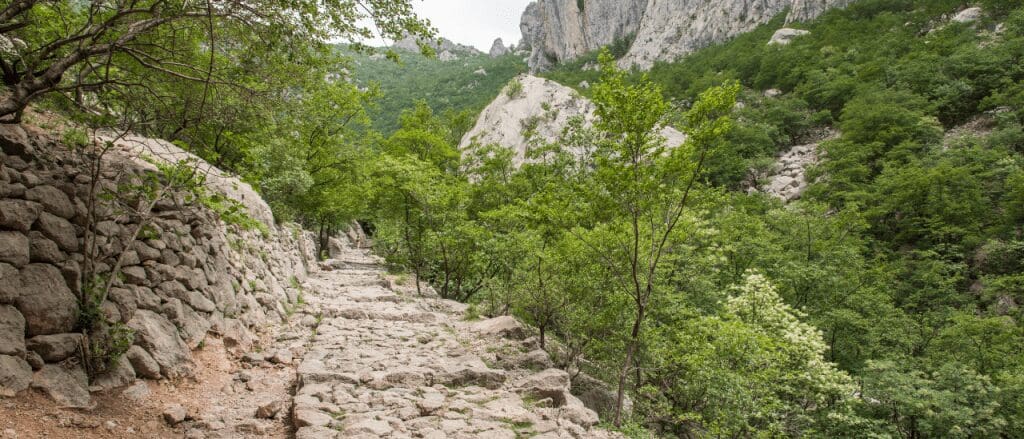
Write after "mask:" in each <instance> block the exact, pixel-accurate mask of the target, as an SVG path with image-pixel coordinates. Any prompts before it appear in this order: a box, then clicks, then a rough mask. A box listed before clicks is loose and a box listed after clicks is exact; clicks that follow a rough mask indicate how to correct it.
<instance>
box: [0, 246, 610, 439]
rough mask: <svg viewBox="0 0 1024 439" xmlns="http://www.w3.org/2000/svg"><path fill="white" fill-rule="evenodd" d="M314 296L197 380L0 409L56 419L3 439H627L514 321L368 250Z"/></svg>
mask: <svg viewBox="0 0 1024 439" xmlns="http://www.w3.org/2000/svg"><path fill="white" fill-rule="evenodd" d="M302 291H303V293H302V294H303V296H302V299H301V301H300V304H299V305H298V306H297V307H296V308H295V309H294V310H292V314H291V316H290V318H288V319H287V321H285V322H284V323H281V324H277V325H271V326H268V327H265V328H263V332H262V333H261V335H260V340H257V341H256V342H255V343H254V347H253V348H252V350H251V351H250V352H237V351H234V352H231V354H229V351H232V349H230V348H229V347H225V346H224V343H223V341H222V340H221V339H219V338H214V337H211V338H208V342H207V344H206V345H205V346H203V347H201V348H200V349H199V350H197V351H195V353H194V355H195V363H196V365H195V366H196V367H195V372H194V375H193V376H192V377H191V378H185V379H179V380H164V381H159V382H155V381H138V382H136V383H135V384H134V385H132V386H129V387H127V388H123V389H119V390H115V391H112V392H110V393H108V394H104V395H97V399H98V400H99V404H98V407H97V408H96V409H93V410H92V411H85V412H77V411H61V412H60V414H57V415H54V414H53V413H52V412H49V413H47V412H46V410H40V409H39V408H38V406H34V405H33V401H32V400H28V402H24V401H22V402H23V403H25V404H27V405H25V406H24V407H17V406H15V407H11V406H8V407H6V408H5V409H3V410H0V412H2V411H8V412H10V411H13V412H14V413H18V412H19V410H23V411H22V412H21V415H20V416H18V417H22V418H27V416H24V415H25V414H27V413H29V412H30V411H31V410H35V411H36V412H37V413H36V414H37V415H39V416H43V417H47V416H49V417H50V418H51V419H48V420H47V422H49V425H50V427H49V428H43V429H39V428H29V426H31V425H33V424H31V423H21V424H16V425H14V426H13V428H7V429H6V430H0V437H17V438H19V439H24V438H27V437H31V438H35V437H161V438H163V437H168V438H172V437H186V438H248V437H252V438H256V437H260V438H263V437H271V438H293V437H294V438H299V439H321V438H518V437H535V438H582V437H586V438H608V437H621V436H620V435H618V434H616V433H611V432H607V431H603V430H600V429H598V428H597V427H596V426H595V425H596V424H597V422H598V417H597V414H596V413H595V412H594V411H592V410H590V409H588V408H586V407H585V406H584V405H583V403H582V402H581V401H580V400H579V399H577V398H576V397H574V396H573V395H572V394H570V392H569V381H570V380H569V375H568V374H567V373H566V372H564V371H562V370H558V369H553V368H551V366H552V364H551V361H550V359H549V357H548V355H547V354H546V353H545V352H544V351H542V350H539V349H538V347H537V346H536V338H533V337H529V331H528V330H527V329H526V328H524V327H523V326H521V325H520V324H519V323H518V322H516V321H515V319H513V318H511V317H499V318H495V319H490V320H483V321H475V322H471V321H466V320H465V318H464V317H463V315H464V313H465V310H466V306H465V305H463V304H460V303H457V302H453V301H449V300H443V299H440V298H437V297H436V295H434V294H433V292H432V290H430V289H429V288H426V289H425V291H424V294H423V295H422V296H420V295H418V294H417V292H416V289H415V287H414V286H412V285H401V284H400V283H399V282H398V279H397V278H396V277H394V276H389V275H387V274H386V272H384V271H383V270H382V268H381V266H380V263H379V260H378V258H376V257H375V256H373V255H371V254H370V253H369V252H368V251H367V250H362V249H346V250H344V252H343V254H341V255H336V258H335V259H332V260H328V261H326V262H323V263H321V270H320V271H319V272H318V273H315V274H313V275H311V276H310V278H308V279H307V280H306V282H305V283H304V284H303V288H302ZM35 402H39V401H35ZM0 414H2V413H0ZM26 420H27V421H32V420H33V419H26ZM36 422H38V421H36ZM0 425H3V424H2V423H0ZM8 426H10V424H8ZM5 428H6V426H5Z"/></svg>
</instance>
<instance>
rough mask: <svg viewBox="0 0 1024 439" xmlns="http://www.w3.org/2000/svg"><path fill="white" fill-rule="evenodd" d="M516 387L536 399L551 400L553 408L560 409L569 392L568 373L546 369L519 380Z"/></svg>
mask: <svg viewBox="0 0 1024 439" xmlns="http://www.w3.org/2000/svg"><path fill="white" fill-rule="evenodd" d="M516 387H517V388H519V389H522V392H523V393H526V394H529V395H532V396H534V397H536V398H538V399H543V398H551V400H552V401H553V402H554V404H555V407H561V406H562V405H564V404H565V402H566V399H567V398H566V394H567V393H568V392H569V373H568V372H566V371H564V370H561V369H547V370H544V371H541V372H537V373H535V374H533V375H530V376H527V377H525V378H523V379H521V380H519V381H518V382H516Z"/></svg>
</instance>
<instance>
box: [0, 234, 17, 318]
mask: <svg viewBox="0 0 1024 439" xmlns="http://www.w3.org/2000/svg"><path fill="white" fill-rule="evenodd" d="M0 245H3V238H2V235H0ZM2 252H3V250H0V253H2ZM20 295H21V273H20V272H19V271H18V269H17V268H14V267H13V266H11V265H9V264H5V263H3V262H0V303H14V301H15V300H16V299H17V298H18V296H20Z"/></svg>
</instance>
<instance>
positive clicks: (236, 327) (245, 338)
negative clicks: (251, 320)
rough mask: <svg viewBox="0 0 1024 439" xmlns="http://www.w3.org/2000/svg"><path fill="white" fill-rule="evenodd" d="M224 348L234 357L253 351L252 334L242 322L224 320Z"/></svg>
mask: <svg viewBox="0 0 1024 439" xmlns="http://www.w3.org/2000/svg"><path fill="white" fill-rule="evenodd" d="M223 336H224V347H225V348H227V350H228V352H230V353H231V354H233V355H241V354H244V353H246V352H248V351H249V350H250V349H252V340H253V337H252V334H251V333H250V332H249V329H248V328H246V327H245V325H244V324H242V322H240V321H238V320H236V319H224V334H223Z"/></svg>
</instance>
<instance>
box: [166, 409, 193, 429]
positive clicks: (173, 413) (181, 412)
mask: <svg viewBox="0 0 1024 439" xmlns="http://www.w3.org/2000/svg"><path fill="white" fill-rule="evenodd" d="M162 416H163V418H164V422H166V423H167V425H170V426H172V427H173V426H175V425H178V424H180V423H182V422H184V421H185V418H187V417H188V411H187V410H185V407H183V406H182V405H181V404H171V405H168V406H167V407H164V411H163V414H162Z"/></svg>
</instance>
